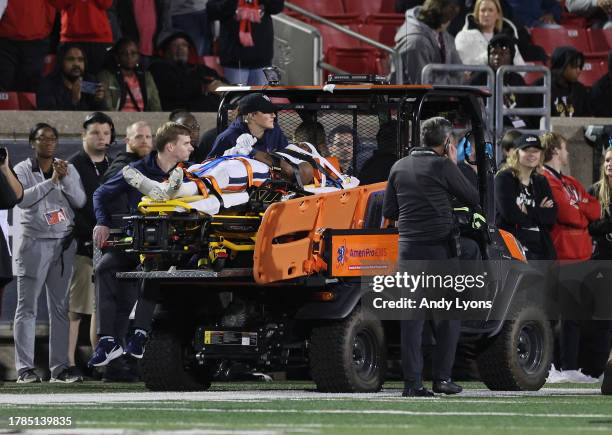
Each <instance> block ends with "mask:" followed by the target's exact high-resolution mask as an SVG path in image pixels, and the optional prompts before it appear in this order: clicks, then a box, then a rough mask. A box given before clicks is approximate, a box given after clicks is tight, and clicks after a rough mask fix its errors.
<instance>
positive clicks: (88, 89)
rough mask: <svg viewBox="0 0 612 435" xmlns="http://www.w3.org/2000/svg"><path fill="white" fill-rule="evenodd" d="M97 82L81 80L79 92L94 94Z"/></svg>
mask: <svg viewBox="0 0 612 435" xmlns="http://www.w3.org/2000/svg"><path fill="white" fill-rule="evenodd" d="M99 84H100V83H99V82H88V81H86V80H83V81H82V82H81V92H82V93H84V94H92V95H93V94H95V93H96V90H97V89H98V85H99Z"/></svg>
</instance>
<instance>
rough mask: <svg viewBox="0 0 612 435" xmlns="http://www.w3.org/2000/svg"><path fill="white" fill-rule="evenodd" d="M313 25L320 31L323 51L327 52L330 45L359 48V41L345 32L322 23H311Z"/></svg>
mask: <svg viewBox="0 0 612 435" xmlns="http://www.w3.org/2000/svg"><path fill="white" fill-rule="evenodd" d="M313 26H314V27H316V28H317V29H318V30H319V32H321V38H322V44H323V53H327V51H328V50H329V49H330V48H331V47H336V48H361V42H360V41H359V40H357V39H355V38H353V37H352V36H349V35H347V34H346V33H342V32H340V31H339V30H336V29H333V28H331V27H329V26H326V25H324V24H315V23H313ZM351 30H355V29H351Z"/></svg>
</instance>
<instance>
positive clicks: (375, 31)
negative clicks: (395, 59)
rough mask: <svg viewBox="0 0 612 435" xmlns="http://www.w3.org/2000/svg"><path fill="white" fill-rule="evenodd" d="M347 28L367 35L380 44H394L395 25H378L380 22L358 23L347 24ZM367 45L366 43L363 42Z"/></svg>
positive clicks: (391, 45) (390, 45)
mask: <svg viewBox="0 0 612 435" xmlns="http://www.w3.org/2000/svg"><path fill="white" fill-rule="evenodd" d="M349 28H350V29H351V30H353V31H355V32H358V33H360V34H362V35H363V36H367V37H368V38H371V39H374V40H376V41H378V42H380V43H382V44H385V45H387V46H389V47H393V46H395V33H396V31H397V27H395V26H388V25H380V24H358V25H352V26H349ZM364 46H367V44H364Z"/></svg>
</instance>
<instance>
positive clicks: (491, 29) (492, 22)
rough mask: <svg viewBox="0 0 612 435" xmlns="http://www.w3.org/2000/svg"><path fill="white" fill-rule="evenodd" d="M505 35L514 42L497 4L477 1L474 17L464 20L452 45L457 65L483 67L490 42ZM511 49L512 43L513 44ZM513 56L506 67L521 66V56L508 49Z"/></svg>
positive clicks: (515, 36)
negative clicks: (457, 58) (498, 36)
mask: <svg viewBox="0 0 612 435" xmlns="http://www.w3.org/2000/svg"><path fill="white" fill-rule="evenodd" d="M500 33H505V34H506V35H508V36H509V37H510V38H511V39H514V40H518V32H517V30H516V27H514V24H512V23H511V22H510V21H509V20H507V19H505V18H504V14H503V12H502V7H501V5H500V3H499V0H477V1H476V3H475V4H474V13H473V14H470V15H468V16H466V17H465V25H464V26H463V29H462V30H461V31H460V32H459V33H458V34H457V36H456V37H455V45H456V46H457V52H458V53H459V57H461V61H462V62H463V63H464V64H466V65H487V64H489V63H490V62H489V60H490V52H489V50H490V47H491V46H490V45H489V42H490V41H491V39H492V38H493V37H494V36H496V35H499V34H500ZM512 44H513V45H514V44H515V42H514V41H513V42H512ZM512 48H513V50H512V52H513V56H512V59H511V61H510V63H508V64H507V65H512V64H514V65H523V64H525V61H524V60H523V57H522V56H521V54H520V53H519V52H518V51H517V50H516V47H515V46H513V47H512Z"/></svg>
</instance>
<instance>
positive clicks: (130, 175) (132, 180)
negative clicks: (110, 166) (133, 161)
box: [121, 165, 145, 189]
mask: <svg viewBox="0 0 612 435" xmlns="http://www.w3.org/2000/svg"><path fill="white" fill-rule="evenodd" d="M121 172H122V173H123V179H124V180H125V181H126V183H127V184H129V185H130V186H132V187H135V188H136V189H140V186H141V185H142V182H143V181H144V179H145V176H144V175H142V172H140V171H139V170H138V169H136V168H132V167H131V166H129V165H128V166H124V167H123V169H122V170H121Z"/></svg>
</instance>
